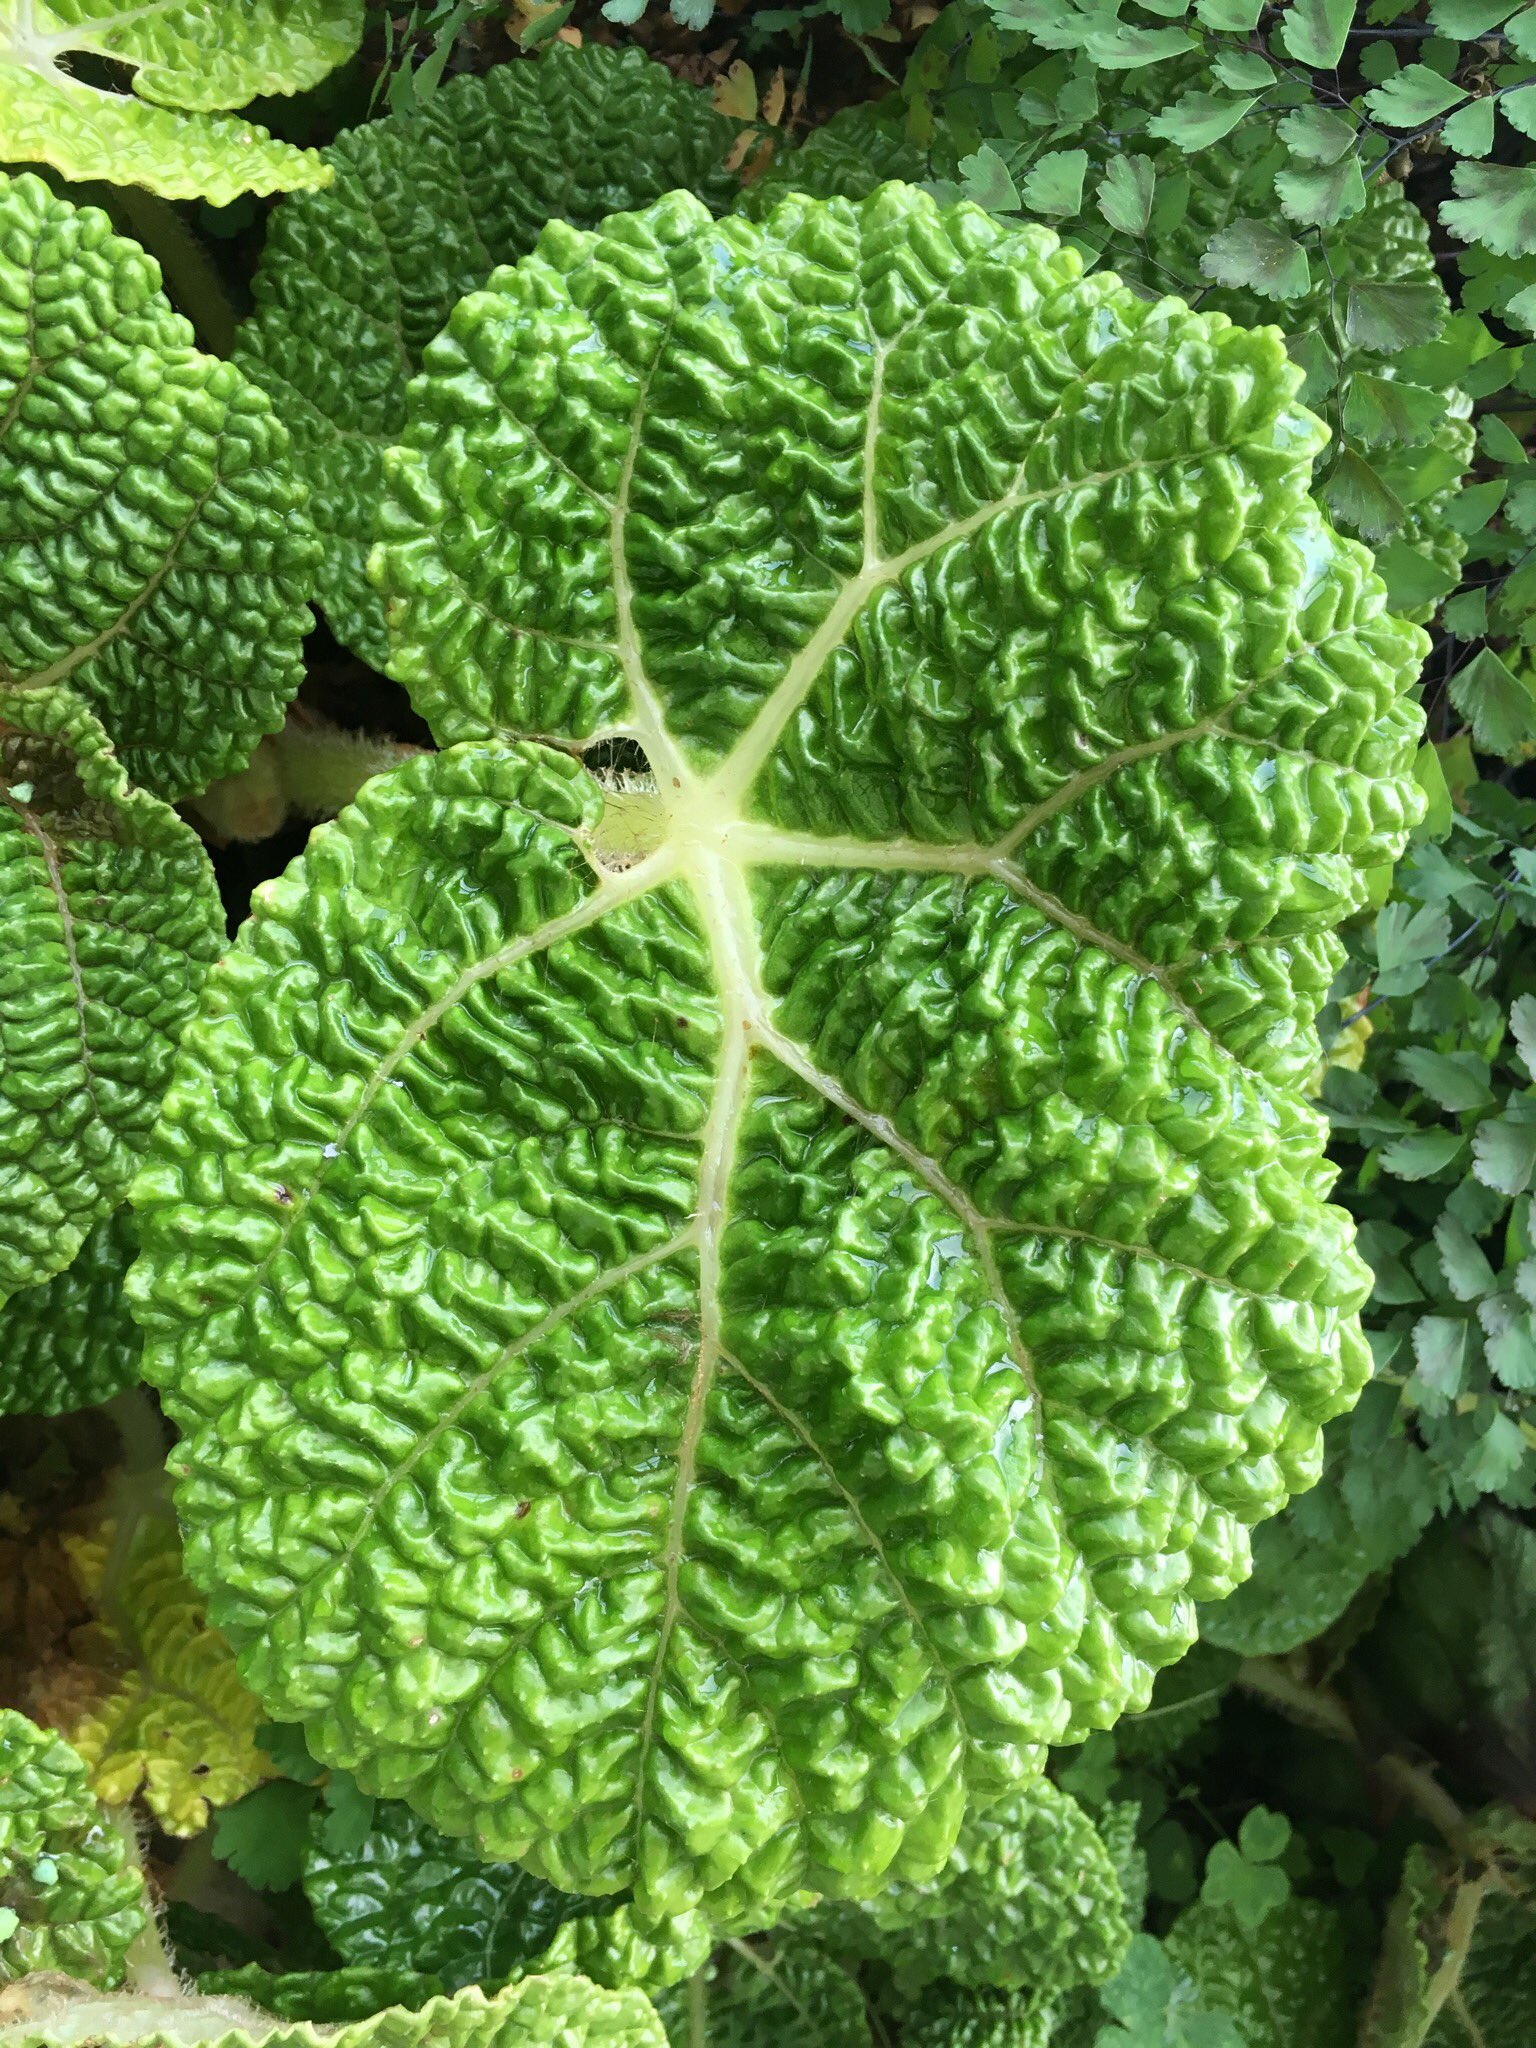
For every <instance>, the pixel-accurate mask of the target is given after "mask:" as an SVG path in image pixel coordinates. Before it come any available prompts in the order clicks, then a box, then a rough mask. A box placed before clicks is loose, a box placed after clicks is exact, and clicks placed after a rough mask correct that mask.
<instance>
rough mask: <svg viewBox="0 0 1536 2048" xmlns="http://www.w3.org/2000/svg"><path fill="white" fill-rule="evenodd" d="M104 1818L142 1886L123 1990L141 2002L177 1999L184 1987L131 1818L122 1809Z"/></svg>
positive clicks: (116, 1808)
mask: <svg viewBox="0 0 1536 2048" xmlns="http://www.w3.org/2000/svg"><path fill="white" fill-rule="evenodd" d="M107 1818H108V1820H110V1821H111V1823H112V1825H113V1827H114V1828H116V1830H117V1832H118V1833H119V1834H120V1835H121V1836H122V1838H123V1840H124V1842H125V1843H126V1844H127V1845H128V1854H129V1857H130V1859H131V1861H132V1863H133V1866H134V1868H135V1869H136V1870H137V1871H138V1873H139V1876H140V1878H141V1879H142V1880H143V1884H144V1905H145V1913H144V1925H143V1928H142V1929H141V1930H140V1932H139V1933H138V1934H137V1935H136V1936H135V1937H134V1940H133V1943H132V1945H131V1946H130V1948H129V1950H128V1955H127V1958H126V1962H127V1973H128V1974H127V1988H128V1989H129V1990H130V1991H136V1992H138V1993H139V1995H140V1996H141V1997H145V1998H181V1997H183V1996H184V1995H185V1992H186V1985H185V1984H184V1983H183V1982H182V1979H181V1977H180V1975H179V1974H178V1972H177V1969H176V1966H175V1964H174V1963H173V1962H172V1961H171V1957H170V1951H169V1950H168V1949H167V1948H166V1945H165V1935H164V1933H163V1932H162V1931H161V1927H160V1915H159V1912H158V1910H157V1906H156V1901H155V1897H154V1894H153V1892H152V1891H151V1890H150V1885H149V1879H148V1876H147V1875H146V1873H145V1869H144V1857H143V1852H142V1850H141V1849H140V1846H139V1831H138V1829H137V1828H136V1827H135V1825H134V1820H133V1814H132V1812H131V1811H130V1810H129V1808H128V1807H126V1806H109V1807H108V1808H107Z"/></svg>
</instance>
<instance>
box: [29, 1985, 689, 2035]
mask: <svg viewBox="0 0 1536 2048" xmlns="http://www.w3.org/2000/svg"><path fill="white" fill-rule="evenodd" d="M18 1990H19V1991H20V1992H21V1993H23V1994H24V1995H23V1996H21V1997H19V1998H18V1999H17V2000H16V2001H15V2002H14V2003H13V2004H12V2005H11V2006H10V2007H9V2008H7V2006H6V2005H5V2004H4V2003H0V2048H110V2044H121V2048H215V2044H217V2048H254V2044H255V2043H258V2042H259V2043H261V2048H667V2037H666V2033H665V2031H664V2030H663V2028H662V2024H661V2021H660V2020H659V2019H658V2018H657V2016H656V2012H655V2008H654V2007H653V2006H652V2005H651V2004H650V2002H649V2000H648V1999H646V1998H645V1997H644V1996H643V1995H642V1994H641V1993H640V1992H638V1991H603V1990H601V1989H599V1987H598V1986H597V1985H596V1984H589V1983H588V1982H587V1981H586V1979H585V1978H582V1977H575V1976H550V1977H525V1978H524V1979H523V1980H522V1981H521V1982H520V1983H517V1984H513V1985H511V1986H509V1987H508V1988H507V1989H506V1990H504V1991H499V1992H497V1993H496V1994H495V1996H494V1997H490V1998H487V1997H486V1996H485V1994H484V1993H483V1992H481V1991H479V1990H468V1991H461V1992H459V1993H458V1994H457V1995H456V1996H455V1997H453V1998H434V1999H432V2000H431V2001H430V2002H429V2003H428V2004H426V2005H423V2006H422V2007H420V2008H419V2009H418V2010H416V2011H408V2010H406V2009H405V2008H403V2007H400V2006H389V2007H386V2009H385V2010H384V2011H383V2012H379V2013H374V2014H372V2015H371V2016H370V2017H369V2018H367V2019H361V2020H350V2021H347V2022H345V2023H344V2024H342V2025H340V2026H325V2025H318V2024H316V2023H314V2022H312V2021H308V2020H297V2021H295V2020H286V2021H285V2020H279V2019H276V2018H274V2017H273V2016H272V2015H271V2014H268V2013H264V2012H261V2011H258V2010H257V2008H255V2007H254V2006H250V2005H247V2004H245V2003H244V2002H243V2001H241V2000H238V1999H234V1998H220V1997H212V1998H174V1997H158V1996H149V1997H139V1996H124V1997H118V1998H94V1997H91V1996H89V1995H87V1994H86V1993H85V1992H84V1987H83V1986H79V1985H75V1986H70V1985H62V1984H60V1982H59V1980H58V1979H57V1978H44V1979H38V1980H37V1981H36V1982H35V1985H33V1986H22V1987H18Z"/></svg>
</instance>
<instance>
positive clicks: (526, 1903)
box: [304, 1800, 597, 1991]
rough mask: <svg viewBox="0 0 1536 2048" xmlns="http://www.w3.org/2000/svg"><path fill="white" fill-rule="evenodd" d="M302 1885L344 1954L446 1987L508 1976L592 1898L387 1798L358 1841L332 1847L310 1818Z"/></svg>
mask: <svg viewBox="0 0 1536 2048" xmlns="http://www.w3.org/2000/svg"><path fill="white" fill-rule="evenodd" d="M304 1890H305V1893H306V1895H307V1896H308V1898H309V1902H310V1904H311V1905H312V1906H313V1908H314V1912H315V1918H316V1920H317V1921H318V1922H319V1925H320V1928H321V1931H322V1932H323V1933H324V1934H326V1935H327V1936H328V1937H329V1939H330V1941H331V1944H332V1946H333V1947H334V1948H335V1950H336V1952H337V1954H338V1955H340V1956H342V1957H344V1958H345V1960H346V1961H347V1962H349V1963H357V1964H369V1965H375V1966H383V1965H385V1964H393V1965H394V1966H396V1967H398V1968H408V1969H412V1970H418V1971H420V1972H422V1973H423V1974H425V1975H429V1976H435V1977H440V1978H441V1979H442V1981H443V1983H444V1985H445V1986H446V1987H447V1989H448V1990H450V1991H456V1990H458V1989H459V1988H460V1986H461V1985H464V1984H496V1983H501V1982H503V1981H505V1979H506V1978H508V1977H510V1976H512V1975H513V1974H514V1973H515V1972H516V1971H518V1970H520V1969H521V1968H523V1967H524V1966H525V1965H526V1964H528V1963H530V1962H532V1960H533V1958H534V1957H535V1956H537V1955H539V1954H540V1952H541V1951H542V1950H544V1949H546V1948H547V1947H548V1946H549V1944H550V1942H551V1941H552V1940H553V1939H554V1937H555V1935H556V1934H557V1933H558V1932H559V1930H560V1927H561V1925H562V1924H563V1922H564V1921H566V1920H567V1919H569V1918H570V1917H571V1915H572V1914H573V1913H590V1912H592V1911H593V1909H594V1906H595V1904H596V1903H597V1902H596V1901H593V1900H591V1899H583V1898H580V1897H576V1896H574V1895H572V1894H571V1893H568V1892H558V1891H556V1890H555V1889H554V1887H553V1886H552V1885H548V1884H546V1883H545V1882H544V1881H543V1879H541V1878H537V1877H534V1876H533V1875H532V1873H531V1872H529V1871H527V1870H524V1869H522V1868H521V1867H519V1866H518V1865H516V1864H505V1863H487V1862H484V1861H482V1860H481V1859H480V1858H479V1857H477V1856H475V1855H474V1854H473V1852H472V1851H471V1850H470V1849H469V1848H468V1847H467V1846H466V1845H465V1844H464V1843H462V1842H456V1841H450V1840H448V1839H447V1838H446V1837H445V1836H443V1835H440V1834H439V1833H438V1832H437V1830H436V1829H435V1828H431V1827H429V1826H428V1825H427V1823H426V1822H425V1821H423V1820H422V1819H421V1818H420V1817H419V1816H418V1815H417V1814H414V1813H412V1812H411V1810H410V1808H409V1807H407V1806H402V1805H400V1804H399V1803H398V1802H396V1801H392V1800H391V1801H384V1802H381V1804H380V1805H379V1807H378V1809H377V1811H376V1812H375V1814H374V1818H373V1824H372V1826H371V1827H370V1828H369V1830H368V1833H367V1836H366V1837H365V1839H364V1840H363V1842H362V1843H361V1844H360V1845H359V1846H358V1847H356V1848H347V1849H342V1850H337V1849H332V1848H330V1847H329V1846H328V1845H327V1843H326V1840H325V1829H324V1826H323V1823H322V1824H318V1825H317V1826H316V1830H315V1840H314V1841H313V1843H312V1844H311V1847H310V1849H309V1853H308V1855H307V1857H306V1859H305V1865H304Z"/></svg>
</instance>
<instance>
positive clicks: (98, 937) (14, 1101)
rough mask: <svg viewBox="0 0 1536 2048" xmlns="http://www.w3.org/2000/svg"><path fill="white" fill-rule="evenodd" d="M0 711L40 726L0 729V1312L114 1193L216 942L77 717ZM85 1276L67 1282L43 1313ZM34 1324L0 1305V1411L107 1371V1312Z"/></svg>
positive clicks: (191, 880)
mask: <svg viewBox="0 0 1536 2048" xmlns="http://www.w3.org/2000/svg"><path fill="white" fill-rule="evenodd" d="M4 631H5V628H4V626H3V625H0V634H3V633H4ZM6 710H14V711H16V712H17V714H18V715H20V714H21V713H24V712H27V711H41V712H46V713H47V714H48V716H47V718H46V719H45V720H43V721H42V722H43V723H44V724H45V725H48V726H51V727H52V728H53V731H52V732H51V733H49V734H47V735H46V736H43V737H36V736H34V735H32V734H28V733H25V732H17V731H11V732H7V731H6V729H5V727H4V725H3V724H0V927H3V929H4V933H5V944H4V946H3V948H0V1302H4V1301H5V1300H6V1298H7V1297H8V1296H11V1295H14V1294H16V1293H17V1292H18V1291H19V1290H23V1289H31V1288H35V1287H37V1286H38V1285H39V1283H41V1282H43V1281H46V1280H49V1279H50V1278H51V1276H52V1275H54V1274H57V1273H61V1272H62V1270H63V1269H64V1268H65V1267H67V1266H70V1264H71V1261H72V1260H74V1259H75V1258H76V1256H77V1254H79V1253H80V1251H81V1247H82V1245H84V1244H85V1242H86V1239H87V1234H88V1233H90V1232H91V1231H92V1229H93V1226H95V1225H96V1224H98V1223H99V1222H100V1221H101V1219H102V1218H104V1217H106V1216H107V1215H109V1214H110V1213H111V1211H112V1210H113V1209H115V1208H116V1207H117V1206H118V1204H119V1203H120V1202H121V1200H122V1197H123V1191H124V1189H125V1187H126V1185H127V1183H128V1180H129V1178H130V1177H131V1175H132V1174H133V1172H134V1169H135V1168H136V1166H137V1165H138V1162H139V1157H140V1155H141V1153H142V1152H143V1149H144V1144H145V1140H146V1139H147V1138H148V1136H149V1132H150V1129H151V1127H152V1125H153V1124H154V1121H155V1116H156V1113H157V1111H158V1108H159V1103H160V1097H161V1094H162V1093H163V1091H164V1088H165V1085H166V1082H167V1080H168V1079H169V1077H170V1071H171V1057H172V1054H173V1053H174V1051H175V1047H176V1040H177V1038H178V1036H179V1034H180V1031H181V1027H182V1025H183V1024H184V1023H185V1022H186V1020H187V1018H188V1016H189V1015H190V1014H191V1011H192V1008H193V1005H194V1003H195V1001H196V998H197V992H198V988H199V986H200V985H201V982H202V978H203V975H204V974H205V972H206V971H207V969H208V966H209V964H210V963H211V961H212V960H213V959H214V958H215V957H216V955H217V954H218V951H219V948H220V946H221V945H222V943H223V936H224V915H223V910H222V908H221V906H220V903H219V893H218V888H217V885H216V884H215V882H214V878H213V870H212V869H211V867H210V866H209V864H208V857H207V855H206V854H205V853H204V851H203V848H202V844H201V842H200V840H199V839H198V837H197V834H196V833H195V832H193V831H192V829H191V827H190V826H188V825H186V824H184V823H183V822H182V820H181V819H180V818H178V817H177V815H176V813H175V812H174V811H173V810H171V809H170V808H169V806H168V805H166V804H163V803H161V802H160V800H159V799H158V798H157V797H152V796H150V795H149V794H148V793H147V792H146V791H144V790H141V789H134V788H132V787H131V786H130V785H129V784H128V783H127V781H126V779H125V777H124V775H123V771H122V768H121V766H120V765H119V763H118V762H117V761H116V760H115V759H114V758H113V756H112V754H111V752H110V750H109V749H108V748H107V746H106V742H105V740H104V738H103V736H102V733H101V728H100V726H99V725H98V724H97V723H96V722H95V720H94V719H93V718H92V717H91V716H90V714H89V713H88V712H86V711H85V710H84V709H83V708H82V707H80V706H78V705H74V706H72V705H70V704H68V703H67V702H64V703H62V704H61V703H60V702H59V701H58V693H56V692H51V693H43V694H42V695H39V696H37V697H33V698H28V699H24V700H22V701H21V702H20V703H18V704H14V705H8V704H7V703H6V702H5V699H4V695H3V692H0V712H4V711H6ZM92 1242H93V1243H94V1242H95V1240H92ZM85 1256H86V1257H87V1258H89V1257H91V1256H92V1255H90V1254H86V1255H85ZM101 1256H102V1258H103V1260H104V1261H105V1260H107V1259H108V1256H109V1255H108V1254H107V1251H106V1247H105V1246H104V1245H103V1246H102V1247H101ZM104 1278H105V1274H104V1272H103V1271H97V1272H96V1273H94V1274H85V1273H81V1274H76V1273H75V1272H74V1271H71V1273H69V1274H66V1275H65V1276H64V1278H63V1279H61V1280H60V1281H58V1282H56V1283H55V1285H54V1287H52V1288H50V1289H49V1290H48V1305H49V1308H50V1310H51V1311H54V1312H56V1311H57V1310H58V1309H59V1307H60V1305H61V1302H62V1300H63V1299H64V1298H66V1297H67V1298H69V1299H70V1300H72V1301H78V1299H79V1297H80V1295H81V1292H82V1285H83V1289H84V1293H85V1295H86V1296H87V1297H91V1298H96V1297H97V1296H98V1292H99V1289H100V1286H101V1285H102V1282H103V1280H104ZM29 1316H30V1317H32V1318H33V1327H34V1336H33V1338H32V1339H31V1340H29V1339H28V1338H27V1336H26V1334H25V1333H26V1326H27V1323H28V1318H29ZM36 1316H37V1308H36V1305H35V1304H34V1305H33V1307H31V1308H29V1307H28V1305H27V1301H26V1297H25V1296H23V1298H22V1300H21V1302H19V1303H18V1304H16V1306H15V1308H14V1310H12V1311H11V1312H9V1314H0V1343H3V1342H4V1332H5V1330H6V1329H7V1328H9V1329H10V1330H11V1331H13V1332H14V1331H16V1329H17V1323H18V1320H19V1323H20V1326H21V1334H20V1336H19V1337H18V1338H17V1339H16V1341H17V1342H18V1343H19V1346H20V1349H19V1351H18V1353H17V1354H16V1355H15V1356H14V1357H13V1356H12V1355H11V1354H9V1353H8V1352H0V1412H3V1411H5V1410H7V1409H11V1408H16V1407H22V1406H26V1405H29V1404H30V1401H31V1399H32V1397H33V1396H34V1395H39V1396H42V1397H43V1402H44V1405H45V1406H47V1407H49V1408H52V1407H53V1406H55V1405H56V1403H57V1405H61V1406H65V1407H68V1406H71V1405H78V1403H76V1402H74V1401H73V1399H72V1397H70V1396H69V1392H68V1386H67V1385H66V1382H73V1381H74V1379H75V1375H76V1374H77V1373H78V1374H79V1375H80V1376H81V1386H82V1388H83V1387H84V1385H86V1384H88V1385H89V1387H90V1388H91V1389H92V1391H91V1392H87V1393H86V1395H85V1398H86V1399H91V1398H94V1397H95V1394H94V1390H95V1389H96V1388H97V1387H98V1386H100V1385H102V1382H103V1379H104V1378H111V1379H118V1378H119V1375H120V1373H121V1371H122V1366H123V1363H124V1357H123V1349H122V1347H123V1342H124V1339H123V1333H122V1330H121V1325H120V1324H119V1323H118V1322H117V1321H116V1312H115V1311H114V1312H113V1313H112V1316H111V1317H110V1318H109V1319H108V1320H107V1321H105V1322H104V1323H102V1324H101V1325H99V1326H97V1327H95V1328H94V1329H92V1330H90V1331H89V1332H87V1331H86V1330H84V1329H83V1328H81V1327H80V1325H79V1324H78V1323H77V1322H76V1321H75V1320H74V1318H73V1316H72V1317H71V1319H70V1321H68V1322H65V1323H59V1322H53V1323H51V1324H50V1326H49V1327H48V1328H47V1330H46V1332H44V1330H43V1329H42V1327H41V1326H40V1325H39V1324H38V1323H37V1322H36ZM130 1355H131V1354H130ZM39 1376H41V1377H39ZM50 1387H52V1388H54V1389H55V1390H56V1392H54V1393H50V1392H49V1388H50ZM108 1391H110V1389H108Z"/></svg>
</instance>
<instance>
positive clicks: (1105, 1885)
mask: <svg viewBox="0 0 1536 2048" xmlns="http://www.w3.org/2000/svg"><path fill="white" fill-rule="evenodd" d="M817 1924H820V1925H821V1926H823V1927H824V1929H825V1932H826V1939H827V1944H828V1946H829V1947H830V1948H831V1949H832V1950H833V1951H834V1952H835V1953H838V1954H852V1955H856V1956H863V1957H866V1958H871V1957H872V1958H877V1959H879V1960H881V1961H883V1962H887V1963H889V1964H890V1966H891V1968H892V1969H893V1970H894V1971H895V1973H896V1978H897V1982H898V1983H899V1984H901V1985H902V1986H903V1987H905V1988H908V1989H917V1988H920V1987H921V1986H923V1985H925V1984H930V1983H932V1982H933V1981H934V1980H935V1979H936V1978H939V1977H948V1978H952V1979H953V1980H954V1981H955V1982H956V1983H959V1984H970V1985H976V1986H991V1987H996V1988H998V1989H1003V1990H1028V1991H1030V1992H1031V1993H1033V1994H1036V1995H1037V2000H1038V2002H1040V2003H1042V2004H1043V2003H1044V2001H1045V2000H1047V1999H1049V1998H1052V1997H1054V1996H1055V1995H1057V1994H1058V1993H1060V1992H1064V1991H1071V1990H1075V1989H1076V1988H1077V1987H1078V1986H1079V1985H1083V1984H1102V1983H1103V1982H1104V1980H1105V1979H1106V1978H1108V1977H1112V1976H1113V1975H1114V1974H1115V1972H1116V1970H1118V1969H1119V1967H1120V1964H1121V1962H1122V1961H1123V1960H1124V1957H1125V1950H1126V1944H1127V1943H1128V1942H1129V1941H1130V1938H1131V1930H1130V1927H1129V1925H1128V1923H1127V1921H1126V1917H1125V1899H1124V1896H1123V1894H1122V1892H1121V1889H1120V1881H1119V1878H1118V1877H1117V1876H1116V1874H1115V1867H1114V1864H1113V1862H1112V1861H1111V1859H1110V1854H1109V1850H1108V1849H1107V1848H1106V1846H1105V1844H1104V1843H1103V1842H1102V1841H1101V1840H1100V1838H1099V1834H1098V1831H1097V1829H1096V1828H1095V1827H1094V1825H1093V1822H1092V1821H1091V1820H1090V1819H1089V1818H1088V1815H1087V1814H1086V1813H1085V1812H1084V1811H1083V1809H1082V1807H1080V1806H1079V1805H1078V1803H1077V1801H1076V1800H1075V1799H1073V1798H1072V1797H1071V1796H1070V1795H1069V1794H1068V1793H1066V1792H1063V1791H1061V1790H1060V1789H1059V1788H1058V1787H1057V1786H1055V1785H1053V1784H1052V1783H1051V1782H1050V1780H1049V1779H1041V1780H1040V1781H1038V1782H1037V1783H1036V1784H1034V1785H1031V1786H1029V1787H1028V1789H1027V1790H1025V1791H1023V1792H1021V1793H1017V1794H1015V1795H1014V1796H1013V1797H1012V1798H1010V1799H1005V1800H1002V1801H1001V1802H1000V1803H999V1804H998V1805H997V1806H995V1807H992V1808H989V1809H988V1810H987V1811H986V1812H984V1813H979V1814H972V1815H970V1816H969V1817H968V1818H967V1820H966V1823H965V1825H964V1827H962V1828H961V1830H960V1837H959V1840H958V1841H957V1842H956V1844H955V1848H954V1853H953V1854H952V1855H951V1857H950V1859H949V1862H948V1863H947V1865H946V1866H945V1868H944V1869H943V1870H942V1871H941V1872H940V1873H939V1875H938V1876H937V1877H936V1878H935V1879H934V1880H933V1881H932V1882H931V1883H929V1884H921V1885H912V1884H897V1885H892V1886H891V1887H890V1888H889V1889H888V1890H887V1891H883V1892H880V1893H877V1894H876V1896H875V1897H874V1898H872V1899H869V1900H868V1901H866V1902H864V1903H863V1904H860V1905H852V1904H849V1905H832V1906H826V1907H823V1908H822V1909H821V1914H820V1918H819V1921H818V1923H817Z"/></svg>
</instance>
